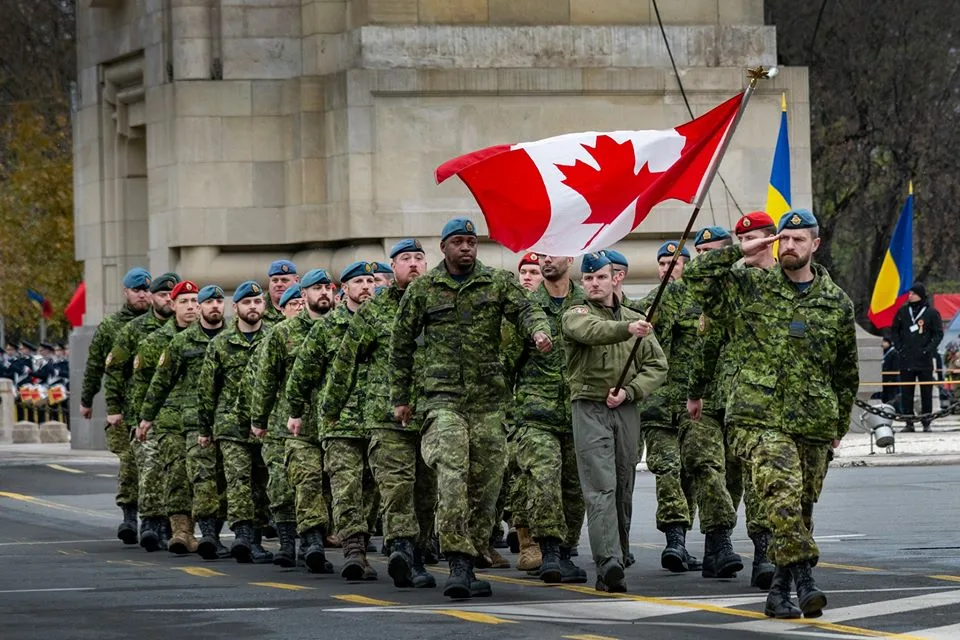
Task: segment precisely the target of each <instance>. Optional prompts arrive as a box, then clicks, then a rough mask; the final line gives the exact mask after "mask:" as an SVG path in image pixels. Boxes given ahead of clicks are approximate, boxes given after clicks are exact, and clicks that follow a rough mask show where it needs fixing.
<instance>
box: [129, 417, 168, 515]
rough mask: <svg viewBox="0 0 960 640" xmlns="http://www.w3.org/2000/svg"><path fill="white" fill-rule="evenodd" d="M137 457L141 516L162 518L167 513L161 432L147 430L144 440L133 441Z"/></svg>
mask: <svg viewBox="0 0 960 640" xmlns="http://www.w3.org/2000/svg"><path fill="white" fill-rule="evenodd" d="M133 450H134V453H135V454H136V457H137V476H138V479H139V481H140V501H139V507H138V509H139V511H140V517H141V518H161V517H164V516H166V515H167V506H166V504H165V503H164V500H163V460H162V459H161V457H160V434H159V433H157V430H156V429H150V431H148V432H147V439H146V440H144V441H143V442H140V441H139V440H134V441H133Z"/></svg>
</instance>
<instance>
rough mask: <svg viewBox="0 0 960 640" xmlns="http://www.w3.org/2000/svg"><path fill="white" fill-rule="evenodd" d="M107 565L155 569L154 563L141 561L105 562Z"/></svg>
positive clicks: (155, 564)
mask: <svg viewBox="0 0 960 640" xmlns="http://www.w3.org/2000/svg"><path fill="white" fill-rule="evenodd" d="M107 564H125V565H127V566H128V567H155V566H157V563H156V562H144V561H143V560H107Z"/></svg>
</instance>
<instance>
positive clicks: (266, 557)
mask: <svg viewBox="0 0 960 640" xmlns="http://www.w3.org/2000/svg"><path fill="white" fill-rule="evenodd" d="M250 559H251V560H252V561H253V564H271V563H272V562H273V554H272V553H270V552H269V551H267V550H266V549H264V548H263V530H262V529H254V530H253V544H251V545H250Z"/></svg>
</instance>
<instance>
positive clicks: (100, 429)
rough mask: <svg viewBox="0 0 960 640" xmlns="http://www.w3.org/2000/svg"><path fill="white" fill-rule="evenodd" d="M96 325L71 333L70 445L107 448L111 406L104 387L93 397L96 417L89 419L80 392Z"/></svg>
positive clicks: (73, 446)
mask: <svg viewBox="0 0 960 640" xmlns="http://www.w3.org/2000/svg"><path fill="white" fill-rule="evenodd" d="M95 331H96V328H95V327H79V328H77V329H74V330H73V331H72V332H71V333H70V380H71V381H72V384H71V385H70V389H71V391H70V398H69V402H70V418H69V419H70V448H71V449H99V450H105V449H106V448H107V442H106V437H105V435H104V425H106V424H107V409H106V406H105V405H104V402H103V391H102V390H101V391H100V393H98V394H97V395H96V397H95V398H94V400H93V418H92V419H91V420H85V419H84V418H83V417H81V415H80V394H81V390H82V389H83V372H84V369H85V368H86V366H87V352H88V351H89V350H90V341H91V340H93V334H94V332H95Z"/></svg>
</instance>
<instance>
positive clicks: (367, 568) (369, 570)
mask: <svg viewBox="0 0 960 640" xmlns="http://www.w3.org/2000/svg"><path fill="white" fill-rule="evenodd" d="M363 541H364V546H365V547H366V548H367V549H369V548H370V546H371V544H370V534H368V533H365V534H363ZM373 550H374V553H376V550H377V548H376V547H374V548H373ZM367 553H369V551H368V552H367ZM379 577H380V576H378V575H377V570H376V569H374V568H373V565H371V564H370V561H369V560H367V554H366V553H364V554H363V579H364V580H376V579H377V578H379Z"/></svg>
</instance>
